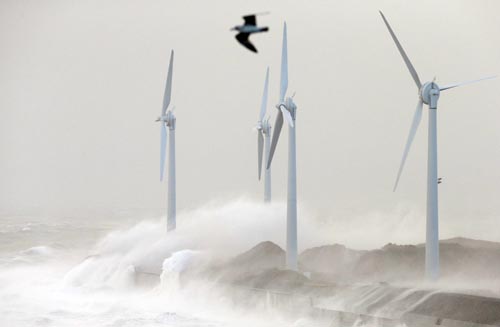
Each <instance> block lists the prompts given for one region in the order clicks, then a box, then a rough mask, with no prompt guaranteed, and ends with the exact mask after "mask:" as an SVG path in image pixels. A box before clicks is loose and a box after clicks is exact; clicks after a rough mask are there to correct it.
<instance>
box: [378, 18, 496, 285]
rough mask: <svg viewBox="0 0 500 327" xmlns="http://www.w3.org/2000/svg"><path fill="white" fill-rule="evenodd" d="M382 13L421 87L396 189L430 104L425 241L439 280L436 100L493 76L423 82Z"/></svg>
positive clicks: (431, 272)
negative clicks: (441, 81)
mask: <svg viewBox="0 0 500 327" xmlns="http://www.w3.org/2000/svg"><path fill="white" fill-rule="evenodd" d="M380 15H381V16H382V19H383V20H384V23H385V25H386V26H387V29H388V30H389V33H390V34H391V37H392V39H393V40H394V43H396V47H397V48H398V50H399V53H400V54H401V57H403V60H404V62H405V64H406V67H407V68H408V70H409V71H410V75H411V76H412V77H413V80H414V81H415V84H416V85H417V88H418V94H419V98H418V102H417V109H416V111H415V114H414V116H413V122H412V124H411V127H410V132H409V134H408V139H407V141H406V146H405V148H404V151H403V158H402V159H401V164H400V166H399V171H398V175H397V177H396V182H395V184H394V189H393V191H396V188H397V186H398V183H399V178H400V177H401V173H402V171H403V168H404V165H405V162H406V157H407V156H408V153H409V151H410V147H411V144H412V142H413V139H414V137H415V134H416V132H417V129H418V125H419V124H420V121H421V119H422V109H423V105H424V103H425V104H426V105H428V107H429V130H428V157H427V221H426V242H425V274H426V277H427V278H428V279H430V280H436V279H437V278H438V277H439V229H438V227H439V226H438V221H439V220H438V183H439V179H438V174H437V123H436V118H437V117H436V116H437V115H436V114H437V102H438V99H439V96H440V93H441V91H445V90H449V89H452V88H455V87H457V86H462V85H465V84H470V83H475V82H479V81H482V80H485V79H489V78H493V77H494V76H492V77H486V78H482V79H478V80H474V81H467V82H462V83H455V84H449V85H444V86H438V85H437V84H436V82H435V80H433V81H432V82H427V83H424V84H422V83H421V82H420V78H419V77H418V74H417V71H416V70H415V68H414V67H413V65H412V63H411V62H410V59H409V58H408V56H407V55H406V53H405V51H404V50H403V47H402V46H401V44H400V43H399V40H398V39H397V37H396V35H395V34H394V32H393V30H392V28H391V26H390V25H389V22H388V21H387V19H386V18H385V16H384V14H383V13H382V12H381V11H380Z"/></svg>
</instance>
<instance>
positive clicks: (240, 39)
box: [235, 33, 257, 52]
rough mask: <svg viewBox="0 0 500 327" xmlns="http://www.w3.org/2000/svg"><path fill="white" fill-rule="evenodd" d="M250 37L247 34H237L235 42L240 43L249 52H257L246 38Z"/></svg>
mask: <svg viewBox="0 0 500 327" xmlns="http://www.w3.org/2000/svg"><path fill="white" fill-rule="evenodd" d="M249 36H250V34H249V33H238V34H236V36H235V37H236V40H238V42H240V43H241V45H242V46H244V47H245V48H247V49H248V50H250V51H253V52H257V48H256V47H255V46H254V45H253V44H252V43H251V42H250V40H248V37H249Z"/></svg>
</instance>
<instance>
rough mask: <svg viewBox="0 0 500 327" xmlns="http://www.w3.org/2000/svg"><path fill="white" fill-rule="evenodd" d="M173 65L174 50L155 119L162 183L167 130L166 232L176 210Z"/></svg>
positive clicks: (172, 222)
mask: <svg viewBox="0 0 500 327" xmlns="http://www.w3.org/2000/svg"><path fill="white" fill-rule="evenodd" d="M173 63H174V50H172V53H171V54H170V64H169V66H168V75H167V85H166V86H165V94H164V96H163V106H162V108H161V116H160V117H158V119H156V121H159V122H160V125H161V129H160V181H163V174H164V172H165V154H166V153H165V152H166V149H167V128H168V134H169V137H168V140H169V142H168V202H167V206H168V208H167V231H172V230H174V229H175V225H176V220H175V216H176V208H175V201H176V199H175V115H174V112H173V111H174V108H172V109H169V110H167V109H168V107H169V105H170V97H171V94H172V70H173Z"/></svg>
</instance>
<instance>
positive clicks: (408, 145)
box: [392, 99, 424, 192]
mask: <svg viewBox="0 0 500 327" xmlns="http://www.w3.org/2000/svg"><path fill="white" fill-rule="evenodd" d="M423 105H424V104H423V102H422V100H421V99H419V100H418V104H417V109H416V110H415V114H414V115H413V122H412V123H411V127H410V133H409V134H408V140H407V141H406V146H405V149H404V152H403V158H402V159H401V164H400V166H399V171H398V176H397V178H396V183H395V184H394V189H393V190H392V191H393V192H395V191H396V188H397V187H398V183H399V178H400V177H401V173H402V172H403V168H404V165H405V162H406V157H408V153H409V152H410V148H411V144H412V143H413V139H414V138H415V134H416V133H417V129H418V125H419V124H420V121H421V120H422V107H423Z"/></svg>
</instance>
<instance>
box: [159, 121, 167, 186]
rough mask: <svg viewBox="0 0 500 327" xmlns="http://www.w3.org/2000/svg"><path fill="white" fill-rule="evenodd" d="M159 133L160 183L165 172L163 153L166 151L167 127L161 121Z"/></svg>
mask: <svg viewBox="0 0 500 327" xmlns="http://www.w3.org/2000/svg"><path fill="white" fill-rule="evenodd" d="M160 123H161V131H160V182H161V181H163V173H164V172H165V153H166V151H167V126H166V124H165V122H163V121H161V122H160Z"/></svg>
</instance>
